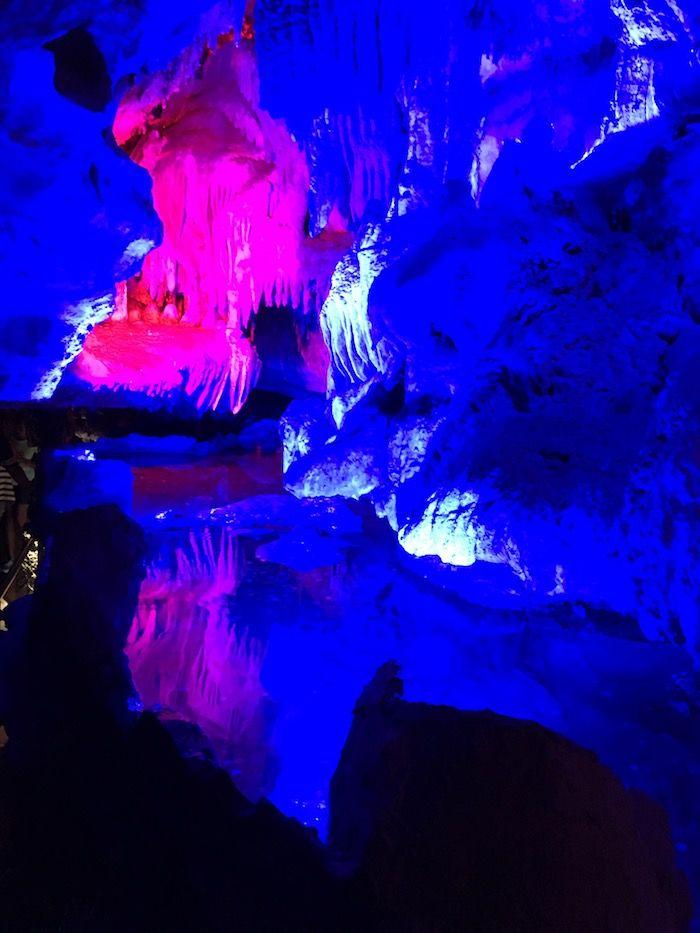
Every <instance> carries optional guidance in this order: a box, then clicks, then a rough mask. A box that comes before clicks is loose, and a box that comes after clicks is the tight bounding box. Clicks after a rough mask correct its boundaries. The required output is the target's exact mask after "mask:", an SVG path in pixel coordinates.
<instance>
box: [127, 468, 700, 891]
mask: <svg viewBox="0 0 700 933" xmlns="http://www.w3.org/2000/svg"><path fill="white" fill-rule="evenodd" d="M270 465H271V466H272V467H275V469H276V466H275V464H274V462H273V461H271V464H270ZM263 467H264V464H263ZM200 468H201V465H200V464H199V463H197V462H193V463H192V464H190V465H189V466H185V465H183V464H180V465H179V466H178V470H176V471H171V470H170V469H166V468H164V467H163V465H162V464H160V465H159V466H158V467H157V468H156V467H154V470H155V469H157V470H158V472H157V473H155V472H154V473H153V474H152V475H150V474H149V473H148V470H149V469H150V466H148V465H145V466H144V464H143V462H141V463H140V464H139V466H138V469H134V470H132V475H133V477H134V481H135V482H134V501H135V502H136V503H139V508H138V509H137V510H135V515H136V517H137V518H138V520H139V521H140V522H141V523H142V525H143V527H144V529H145V531H146V534H147V539H148V541H149V542H150V561H149V568H148V574H147V576H146V579H145V580H144V582H143V585H142V588H141V594H140V599H139V605H138V611H137V613H136V618H135V619H134V623H133V627H132V630H131V633H130V636H129V643H128V656H129V660H130V663H131V669H132V674H133V678H134V682H135V685H136V687H137V689H138V691H139V693H140V695H141V699H142V702H143V704H144V705H145V706H147V707H156V708H160V709H162V710H164V711H167V712H168V713H169V715H172V716H179V717H181V718H183V719H187V720H192V721H194V722H195V723H197V724H198V725H199V726H200V727H201V729H202V730H203V732H204V733H205V734H206V736H207V738H208V740H209V742H210V743H211V746H212V749H213V751H214V753H215V755H216V757H217V758H218V760H219V761H220V762H221V763H222V764H223V765H224V766H225V767H227V768H228V769H229V770H230V772H231V773H232V774H233V775H234V777H235V779H236V781H237V783H238V784H239V786H240V788H241V789H242V790H243V792H244V793H246V794H247V795H248V796H250V797H251V798H253V799H255V798H258V797H259V796H261V795H264V796H267V797H269V798H270V799H271V800H272V802H273V803H275V804H276V805H277V806H278V807H280V809H281V810H283V811H284V812H285V813H288V814H289V815H292V816H295V817H297V818H299V819H301V820H303V821H304V822H305V823H307V824H310V825H314V826H316V827H317V828H318V829H319V830H320V831H321V833H323V831H324V827H325V815H326V805H327V793H328V786H329V781H330V778H331V775H332V774H333V771H334V769H335V766H336V763H337V761H338V757H339V754H340V750H341V748H342V745H343V742H344V740H345V737H346V735H347V732H348V728H349V724H350V719H351V716H352V710H353V706H354V703H355V701H356V699H357V697H358V696H359V694H360V692H361V690H362V688H363V686H364V685H365V684H366V683H367V681H368V680H369V679H370V678H371V677H372V675H373V674H374V672H375V671H376V669H377V668H378V667H379V665H380V664H383V663H384V662H386V661H387V660H390V659H395V660H396V661H398V662H399V664H400V665H401V668H402V675H403V678H404V681H405V684H406V696H407V698H408V699H409V700H422V701H426V702H430V703H438V704H441V703H442V704H448V705H452V706H455V707H458V708H461V709H483V708H490V709H493V710H495V711H497V712H500V713H504V714H506V715H512V716H516V717H520V718H525V719H534V720H536V721H538V722H541V723H543V724H544V725H546V726H549V727H551V728H553V729H556V730H557V731H559V732H561V733H563V734H564V735H567V736H569V737H570V738H572V739H574V740H575V741H578V742H580V743H581V744H583V745H585V746H587V747H589V748H592V749H594V750H595V751H596V752H597V753H598V754H599V756H600V757H601V758H602V759H603V760H604V761H605V762H606V763H608V764H609V765H610V766H611V767H613V769H614V770H615V771H616V772H617V773H618V774H619V775H620V777H621V778H622V780H623V781H625V782H626V783H627V784H629V785H631V786H636V787H640V788H642V789H644V790H646V791H647V792H648V793H650V794H651V795H652V796H653V797H655V798H656V799H658V800H659V801H660V802H661V803H662V804H663V805H664V806H665V807H666V808H667V809H668V811H669V813H670V816H671V820H672V824H673V831H674V838H675V841H676V844H677V846H678V851H679V857H680V860H681V863H682V864H683V866H684V868H685V870H686V871H687V872H688V874H689V875H690V876H691V880H692V881H693V884H694V887H695V890H696V891H698V890H700V797H699V795H698V794H697V787H698V786H700V783H699V782H700V728H699V725H700V707H699V704H698V699H697V698H698V688H697V676H696V674H695V672H694V671H693V669H692V664H691V662H690V660H689V658H688V656H687V654H686V653H685V652H684V651H683V650H682V649H681V648H679V647H678V646H675V645H671V644H662V643H650V642H647V641H644V640H643V639H642V638H641V637H640V636H639V633H638V631H636V630H635V627H634V625H633V624H630V623H629V620H627V621H626V622H625V620H619V619H616V618H608V617H604V616H602V615H601V614H596V613H595V612H594V611H593V610H592V609H591V607H587V606H583V605H580V604H578V605H571V604H568V603H566V601H565V599H564V598H563V597H562V599H561V600H550V601H549V602H548V603H547V604H546V605H536V604H532V605H527V606H525V605H523V604H522V602H514V601H513V599H512V598H506V599H504V598H503V592H502V591H499V589H498V586H497V585H496V584H497V581H495V582H494V581H493V580H491V579H490V578H489V579H486V580H483V581H479V580H478V579H477V573H476V572H474V571H473V570H472V571H469V570H467V571H455V570H451V569H448V568H440V567H439V566H437V565H434V564H432V563H431V562H430V561H427V562H425V561H418V560H415V559H413V558H409V557H407V555H405V554H403V553H402V552H400V551H399V550H398V549H397V546H396V544H395V542H394V541H393V539H391V538H390V536H387V535H386V534H385V533H384V530H383V527H382V526H380V525H379V524H378V523H377V522H372V521H370V520H369V519H368V518H367V517H366V516H365V517H364V518H363V513H362V510H361V509H360V508H359V507H355V506H352V505H348V504H347V503H337V502H316V503H310V502H299V501H297V500H295V499H293V498H292V497H289V496H285V495H283V494H282V493H281V491H280V490H279V489H275V488H274V484H273V483H272V480H271V481H270V482H269V483H268V484H267V485H266V486H265V487H263V488H261V486H260V483H259V480H258V481H256V482H253V481H252V480H251V484H248V483H247V481H244V477H243V478H242V479H241V483H240V485H239V486H236V488H233V486H231V483H229V487H228V488H227V489H226V491H225V495H222V493H221V488H217V487H213V488H212V491H211V492H210V494H209V496H207V494H206V490H205V488H204V485H203V484H202V483H201V482H200V481H199V480H198V478H197V474H198V471H199V470H200ZM188 470H189V471H191V473H192V476H191V480H192V484H191V485H192V488H193V489H195V490H196V495H193V496H192V497H190V496H189V495H188V493H187V490H188V488H190V483H189V480H188V475H187V474H188ZM251 472H253V473H254V472H255V471H254V470H252V469H251ZM273 472H274V471H273ZM263 473H264V470H262V472H259V473H258V476H260V475H263ZM110 475H111V474H110ZM231 475H233V474H232V473H231V468H229V472H228V473H227V477H230V476H231ZM276 475H278V474H276ZM169 476H173V477H174V480H173V482H174V483H175V488H172V489H170V488H168V483H169ZM227 482H228V480H227ZM144 483H145V484H146V486H145V487H144V488H145V490H146V492H147V493H148V495H145V494H144V489H143V488H140V487H141V486H142V485H143V484H144ZM234 485H235V484H234ZM110 488H111V487H110ZM475 581H476V582H475ZM521 599H522V598H521Z"/></svg>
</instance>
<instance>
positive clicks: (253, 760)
mask: <svg viewBox="0 0 700 933" xmlns="http://www.w3.org/2000/svg"><path fill="white" fill-rule="evenodd" d="M159 544H160V550H159V553H158V554H157V556H155V558H154V559H153V560H152V561H151V562H150V564H149V566H148V568H147V575H146V578H145V579H144V581H143V583H142V585H141V591H140V593H139V601H138V608H137V612H136V617H135V618H134V622H133V625H132V628H131V632H130V633H129V638H128V642H127V649H126V650H127V655H128V658H129V662H130V666H131V672H132V677H133V679H134V683H135V685H136V688H137V690H138V691H139V694H140V696H141V700H142V702H143V703H144V705H146V706H148V707H151V708H154V707H155V708H160V709H162V710H163V711H165V712H170V713H175V714H177V715H179V716H181V717H183V718H184V719H187V720H191V721H193V722H196V723H197V724H198V725H199V726H200V727H201V728H202V730H203V731H204V733H205V735H206V736H207V738H208V739H209V740H210V742H211V744H212V746H213V749H214V751H215V752H216V756H217V759H218V760H219V761H220V762H221V763H222V764H223V765H225V767H226V768H227V769H228V770H229V771H230V772H231V773H232V774H233V775H234V776H235V777H236V781H237V783H238V785H239V787H240V789H241V790H242V791H243V792H244V793H245V794H247V795H248V796H249V797H251V798H253V799H257V798H258V797H260V796H262V795H264V794H267V793H269V792H270V791H271V790H272V786H273V781H274V757H273V755H272V751H271V749H270V746H269V743H268V735H267V733H268V727H267V720H268V706H269V703H268V699H267V697H266V694H265V690H264V689H263V687H262V684H261V682H260V672H261V668H262V662H263V658H264V646H263V645H262V643H261V642H260V641H259V640H258V639H257V638H254V637H252V636H251V635H250V634H249V633H248V632H246V631H245V630H244V629H241V628H240V627H238V626H236V625H233V624H232V619H231V611H230V601H229V600H230V597H232V596H233V595H234V594H235V592H236V589H237V587H238V584H239V581H240V579H241V577H242V574H243V568H244V564H245V558H244V555H243V548H242V545H241V542H240V540H239V539H238V538H237V537H236V536H235V535H234V533H233V531H232V530H231V529H230V528H226V527H224V528H222V529H213V530H212V529H208V528H207V529H204V531H201V532H195V531H191V532H189V534H188V535H187V536H186V537H185V538H184V539H183V537H182V535H178V534H177V533H172V532H171V533H170V534H168V535H166V536H165V537H164V539H163V540H162V541H160V542H159Z"/></svg>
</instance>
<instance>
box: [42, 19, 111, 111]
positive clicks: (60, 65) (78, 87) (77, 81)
mask: <svg viewBox="0 0 700 933" xmlns="http://www.w3.org/2000/svg"><path fill="white" fill-rule="evenodd" d="M44 48H45V49H47V50H48V51H49V52H53V56H54V62H55V66H56V72H55V75H54V84H55V86H56V90H57V91H58V93H59V94H62V95H63V96H64V97H67V98H68V100H72V101H73V103H75V104H79V105H80V106H81V107H86V108H87V109H88V110H93V111H96V112H99V111H101V110H104V109H105V108H106V107H107V105H108V104H109V102H110V101H111V99H112V81H111V78H110V76H109V71H108V69H107V62H106V61H105V57H104V55H103V54H102V52H101V51H100V49H99V48H98V47H97V43H96V42H95V40H94V39H93V37H92V35H91V33H90V32H89V31H88V30H87V29H85V28H84V27H82V26H80V27H78V28H77V29H71V30H70V31H69V32H67V33H65V34H64V35H62V36H60V37H59V38H58V39H53V40H52V41H51V42H47V43H46V45H45V46H44Z"/></svg>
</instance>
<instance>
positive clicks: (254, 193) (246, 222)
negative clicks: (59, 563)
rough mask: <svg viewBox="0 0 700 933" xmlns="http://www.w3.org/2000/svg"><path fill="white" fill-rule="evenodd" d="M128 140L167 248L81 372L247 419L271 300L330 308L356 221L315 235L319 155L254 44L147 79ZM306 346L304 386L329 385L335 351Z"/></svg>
mask: <svg viewBox="0 0 700 933" xmlns="http://www.w3.org/2000/svg"><path fill="white" fill-rule="evenodd" d="M250 29H251V27H250V23H249V22H248V33H247V34H250ZM114 134H115V137H116V139H117V141H118V143H119V144H120V145H121V146H122V148H124V149H125V150H126V151H127V152H128V153H129V155H130V156H131V158H132V159H133V160H134V161H135V162H137V163H138V164H139V165H141V166H143V167H144V168H146V169H147V170H148V172H149V173H150V175H151V177H152V179H153V200H154V205H155V208H156V211H157V212H158V215H159V217H160V218H161V220H162V223H163V242H162V244H161V245H160V246H159V247H158V248H157V249H154V250H153V251H152V252H150V253H149V254H148V255H147V256H146V258H145V259H144V263H143V267H142V269H141V271H140V272H139V273H138V274H137V275H136V276H134V277H133V278H132V279H130V280H128V281H127V282H125V283H119V285H118V292H117V302H116V310H115V314H114V319H113V321H112V322H110V323H108V324H107V325H105V327H104V328H102V327H98V328H96V329H95V332H94V333H93V334H92V335H91V337H90V338H89V339H88V341H87V342H86V345H85V350H84V352H83V355H82V357H81V359H80V360H79V362H78V364H77V365H76V367H75V373H76V375H77V376H78V377H79V378H80V379H81V380H84V381H85V382H87V383H89V384H91V385H93V386H102V387H109V388H121V389H128V390H130V391H135V392H139V393H145V394H146V395H151V396H167V395H168V394H169V393H171V392H174V391H184V392H185V393H186V394H187V395H188V396H190V397H192V398H193V400H194V401H195V404H196V405H197V407H198V408H200V409H216V408H218V407H219V406H220V405H221V404H222V400H223V399H225V404H226V405H228V406H229V407H230V408H231V410H233V411H237V410H238V409H239V408H240V407H241V405H242V404H243V402H244V401H245V399H246V397H247V395H248V393H249V391H250V389H251V388H252V387H253V386H254V385H255V383H256V381H257V379H258V377H259V375H260V361H259V360H258V356H257V354H256V351H255V349H254V330H255V329H254V316H255V314H256V313H257V311H258V309H259V307H260V305H261V303H262V304H264V305H265V306H268V307H275V306H278V307H291V308H293V309H298V313H299V314H301V315H303V314H304V313H308V312H309V311H310V310H311V309H312V308H315V307H316V305H317V303H318V302H319V301H322V300H323V298H324V297H325V294H326V293H327V291H328V288H329V285H330V277H331V274H332V271H333V268H334V267H335V264H336V262H337V260H338V258H339V256H340V255H341V254H342V253H343V252H344V250H346V249H347V248H348V245H349V243H350V242H351V241H350V238H349V235H348V233H347V230H346V229H345V227H344V224H343V220H342V218H341V217H340V216H339V215H338V214H337V212H336V213H334V215H333V217H332V222H329V224H328V227H327V229H326V230H324V232H323V233H322V234H321V235H320V236H318V237H317V238H315V239H310V238H309V237H307V236H306V233H305V218H306V212H307V193H308V188H309V172H308V169H307V164H306V157H305V155H304V153H303V151H302V149H301V148H300V146H299V145H298V144H297V142H296V141H295V140H294V138H293V137H292V136H291V135H290V133H289V131H288V130H287V128H286V127H285V125H284V124H283V122H281V121H278V120H274V119H273V118H272V117H271V116H270V115H269V114H268V113H266V112H265V111H264V110H263V109H261V107H260V103H259V89H258V74H257V64H256V60H255V55H254V51H253V48H252V46H251V44H250V43H249V42H247V41H245V39H243V40H242V41H241V42H240V43H239V44H237V43H236V42H235V41H234V40H233V37H232V35H230V34H226V35H223V36H221V38H220V39H219V41H218V43H217V46H216V48H210V47H209V46H208V45H207V44H205V45H204V46H203V47H199V46H196V47H191V48H190V49H188V50H186V51H185V52H184V53H183V54H182V55H181V56H180V58H179V59H178V60H177V62H176V63H175V64H174V65H173V67H172V68H171V69H170V70H168V71H167V72H161V73H158V74H155V75H151V76H149V77H148V78H146V79H145V80H144V81H142V82H141V83H139V84H137V85H135V86H134V88H132V89H131V90H130V91H128V92H127V93H126V95H125V97H124V99H123V100H122V102H121V104H120V106H119V109H118V111H117V115H116V118H115V121H114ZM116 320H118V321H120V322H123V324H122V325H121V326H120V327H117V326H116V325H115V321H116ZM166 329H167V330H166ZM304 330H306V331H309V328H308V327H307V328H304ZM298 344H299V356H300V358H301V360H302V365H303V367H304V368H305V370H308V377H307V378H305V380H304V381H305V382H306V383H307V385H308V386H309V387H310V388H312V389H315V390H318V391H323V390H324V389H325V384H326V371H327V368H328V354H327V352H326V351H325V347H324V346H323V344H322V342H321V341H320V339H318V335H317V333H315V332H314V331H313V330H312V331H311V332H310V333H309V334H307V335H306V336H303V335H302V333H301V330H300V331H299V335H298Z"/></svg>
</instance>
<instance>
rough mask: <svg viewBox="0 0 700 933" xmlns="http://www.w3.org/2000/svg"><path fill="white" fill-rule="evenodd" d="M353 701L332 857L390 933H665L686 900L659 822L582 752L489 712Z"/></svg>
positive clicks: (386, 682) (367, 695)
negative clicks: (404, 932) (364, 890)
mask: <svg viewBox="0 0 700 933" xmlns="http://www.w3.org/2000/svg"><path fill="white" fill-rule="evenodd" d="M400 688H401V684H400V681H399V680H398V671H397V670H396V668H395V666H393V665H385V667H384V668H382V669H381V670H380V671H379V673H378V675H377V677H376V678H375V681H374V682H373V683H372V684H370V686H369V687H368V688H367V689H366V690H365V692H364V694H363V696H362V697H361V699H360V701H359V702H358V705H357V708H356V712H355V717H354V721H353V725H352V728H351V731H350V735H349V738H348V740H347V742H346V744H345V748H344V750H343V753H342V756H341V761H340V764H339V767H338V769H337V771H336V774H335V776H334V779H333V783H332V790H331V845H332V847H333V848H334V850H335V852H336V855H337V857H338V859H339V862H340V864H341V865H343V866H344V868H345V870H346V871H347V872H349V873H352V874H353V875H354V878H355V883H356V884H357V886H358V889H362V888H367V889H368V890H369V897H370V901H371V908H372V909H373V910H376V912H377V913H378V914H379V915H380V916H381V918H382V919H381V920H380V921H379V926H380V927H381V928H383V929H391V930H409V931H413V930H416V931H418V930H420V931H423V930H430V931H438V930H445V931H447V930H469V931H487V930H488V931H494V933H495V931H499V933H502V931H505V930H508V931H523V933H524V931H532V933H546V931H551V933H564V931H566V933H574V931H581V933H603V931H605V933H630V931H632V930H634V931H635V933H665V931H668V933H671V931H680V930H684V929H687V926H688V922H689V915H690V905H689V898H688V894H687V889H686V886H685V882H684V879H683V877H682V875H681V874H680V873H679V872H678V871H677V869H676V868H675V866H674V853H673V848H672V846H671V843H670V838H669V832H668V827H667V825H666V821H665V815H664V813H663V811H662V810H661V808H659V807H657V806H656V805H655V804H654V803H653V802H652V801H651V800H649V799H648V798H645V797H644V796H643V795H641V794H637V793H634V794H633V793H630V792H628V791H626V790H625V788H624V787H623V786H622V784H621V783H620V782H619V781H618V780H617V778H616V777H615V776H614V775H613V774H612V773H611V772H610V771H609V770H608V769H607V768H606V767H604V766H603V765H602V764H601V763H600V762H599V761H598V760H597V758H596V757H595V755H594V754H593V753H591V752H588V751H586V750H584V749H582V748H580V747H578V746H576V745H574V744H573V743H572V742H569V741H568V740H566V739H564V738H562V737H560V736H558V735H556V734H554V733H552V732H550V731H549V730H547V729H544V728H543V727H541V726H539V725H537V724H535V723H531V722H524V721H519V720H514V719H509V718H506V717H503V716H497V715H495V714H493V713H490V712H460V711H457V710H455V709H451V708H448V707H435V706H428V705H425V704H420V703H406V702H403V701H402V700H400V699H399V698H398V697H397V694H398V693H399V692H400Z"/></svg>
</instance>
